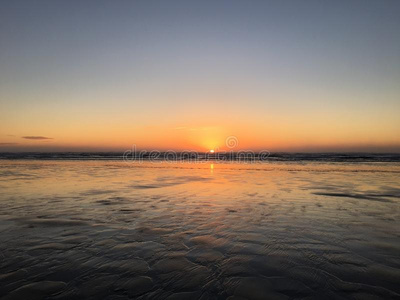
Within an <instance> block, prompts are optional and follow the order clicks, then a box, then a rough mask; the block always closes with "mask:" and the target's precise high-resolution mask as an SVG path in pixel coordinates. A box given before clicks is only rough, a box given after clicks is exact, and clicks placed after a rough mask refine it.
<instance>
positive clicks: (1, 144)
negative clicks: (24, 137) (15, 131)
mask: <svg viewBox="0 0 400 300" xmlns="http://www.w3.org/2000/svg"><path fill="white" fill-rule="evenodd" d="M14 145H18V143H0V146H14Z"/></svg>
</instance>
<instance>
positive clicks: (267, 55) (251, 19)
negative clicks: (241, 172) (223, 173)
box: [0, 0, 400, 152]
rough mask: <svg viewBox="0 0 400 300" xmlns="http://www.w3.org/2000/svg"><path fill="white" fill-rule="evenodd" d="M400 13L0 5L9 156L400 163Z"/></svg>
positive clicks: (145, 4)
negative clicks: (388, 158) (300, 156)
mask: <svg viewBox="0 0 400 300" xmlns="http://www.w3.org/2000/svg"><path fill="white" fill-rule="evenodd" d="M399 16H400V1H397V0H393V1H390V0H375V1H368V0H362V1H357V0H351V1H349V0H344V1H340V0H337V1H325V0H318V1H317V0H316V1H311V0H309V1H307V0H304V1H294V0H292V1H288V0H279V1H250V0H246V1H234V0H232V1H172V0H171V1H151V0H145V1H133V0H131V1H124V0H117V1H74V0H70V1H58V0H51V1H45V0H43V1H19V0H16V1H15V0H13V1H11V0H9V1H1V3H0V151H109V150H110V151H114V150H115V151H120V150H127V149H130V148H132V146H133V145H135V147H136V148H138V149H146V150H152V149H157V150H169V149H172V150H198V151H208V150H210V149H215V150H223V149H226V139H229V137H235V140H236V141H237V144H236V147H235V149H236V150H241V149H251V150H268V151H306V152H310V151H312V152H315V151H317V152H318V151H322V152H327V151H365V152H370V151H372V152H400V17H399Z"/></svg>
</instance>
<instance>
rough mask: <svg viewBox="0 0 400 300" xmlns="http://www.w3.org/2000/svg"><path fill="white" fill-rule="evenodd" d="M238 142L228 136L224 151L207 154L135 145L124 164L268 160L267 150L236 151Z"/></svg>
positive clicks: (233, 137)
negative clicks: (152, 148) (150, 148)
mask: <svg viewBox="0 0 400 300" xmlns="http://www.w3.org/2000/svg"><path fill="white" fill-rule="evenodd" d="M238 146H239V140H238V138H237V137H236V136H228V137H227V138H226V140H225V147H224V149H220V148H216V149H212V150H210V151H208V152H198V151H193V150H184V151H174V150H168V151H159V150H151V151H147V150H140V151H139V150H137V147H136V145H135V144H134V145H133V146H132V149H131V150H126V151H125V152H124V154H123V160H124V161H125V162H154V163H159V162H191V163H204V162H208V161H212V162H224V161H229V162H238V163H256V162H263V161H266V160H267V159H268V157H269V156H270V154H271V153H270V152H269V151H268V150H262V151H258V152H256V151H252V150H237V147H238Z"/></svg>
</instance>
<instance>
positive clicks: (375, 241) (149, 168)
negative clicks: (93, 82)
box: [0, 160, 400, 299]
mask: <svg viewBox="0 0 400 300" xmlns="http://www.w3.org/2000/svg"><path fill="white" fill-rule="evenodd" d="M0 191H1V193H0V241H1V243H0V283H1V284H0V296H4V299H129V298H139V299H226V298H229V299H243V298H244V299H305V298H316V299H332V298H334V299H340V298H349V299H380V298H381V299H391V298H393V299H396V298H399V297H400V230H399V228H400V218H399V217H400V206H399V203H400V164H399V163H357V164H352V163H322V162H318V163H312V162H308V163H301V162H295V163H263V164H234V163H224V164H222V163H221V164H220V163H218V164H216V163H214V164H210V163H201V164H189V163H174V164H171V163H125V162H112V161H34V160H32V161H7V160H3V161H0Z"/></svg>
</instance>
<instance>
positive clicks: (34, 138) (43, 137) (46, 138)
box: [22, 135, 53, 140]
mask: <svg viewBox="0 0 400 300" xmlns="http://www.w3.org/2000/svg"><path fill="white" fill-rule="evenodd" d="M22 138H23V139H27V140H52V139H53V138H51V137H46V136H36V135H33V136H23V137H22Z"/></svg>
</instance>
